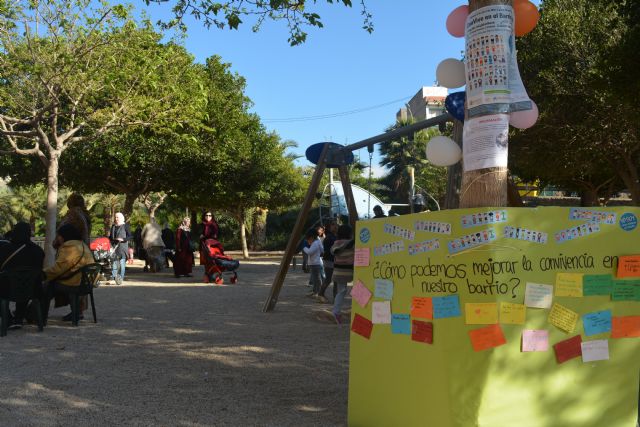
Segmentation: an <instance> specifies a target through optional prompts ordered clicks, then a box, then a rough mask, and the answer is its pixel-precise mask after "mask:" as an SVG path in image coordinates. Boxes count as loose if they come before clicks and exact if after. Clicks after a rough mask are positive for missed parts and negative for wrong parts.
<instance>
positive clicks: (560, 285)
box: [555, 273, 583, 297]
mask: <svg viewBox="0 0 640 427" xmlns="http://www.w3.org/2000/svg"><path fill="white" fill-rule="evenodd" d="M582 276H583V274H582V273H558V274H557V275H556V292H555V295H556V296H557V297H582Z"/></svg>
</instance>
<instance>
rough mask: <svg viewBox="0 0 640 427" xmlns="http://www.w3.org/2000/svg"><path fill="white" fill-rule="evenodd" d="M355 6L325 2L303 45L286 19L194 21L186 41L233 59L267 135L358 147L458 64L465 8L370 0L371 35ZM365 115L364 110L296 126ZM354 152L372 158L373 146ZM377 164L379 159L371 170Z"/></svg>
mask: <svg viewBox="0 0 640 427" xmlns="http://www.w3.org/2000/svg"><path fill="white" fill-rule="evenodd" d="M353 3H354V6H353V8H347V7H344V6H342V5H337V4H333V5H331V4H326V3H325V2H324V1H322V0H319V1H318V3H317V8H318V13H319V14H320V15H321V17H322V21H323V24H324V28H322V29H315V28H314V29H310V30H309V36H308V40H307V42H306V43H304V44H303V45H301V46H296V47H291V46H289V44H288V43H287V38H288V32H287V28H286V25H285V24H284V23H283V22H279V23H275V22H265V24H264V25H263V27H262V29H261V30H260V31H259V32H258V33H253V32H252V31H251V26H252V23H251V22H250V21H247V22H246V23H245V24H244V25H241V26H240V29H239V30H237V31H235V30H234V31H230V30H227V29H225V30H220V29H217V28H211V29H206V28H204V27H203V26H202V24H201V23H199V22H197V21H188V22H187V23H188V27H189V29H188V34H187V39H186V40H185V45H186V47H187V49H188V50H189V51H190V52H191V53H192V54H193V55H195V57H196V60H197V61H199V62H203V61H204V60H205V58H207V57H209V56H211V55H220V56H221V57H222V59H223V61H224V62H228V63H231V64H232V67H231V68H232V70H233V71H234V72H237V73H238V74H240V75H242V76H244V77H245V78H246V80H247V89H246V94H247V95H248V96H249V97H250V98H251V99H252V100H253V102H254V107H253V111H254V112H256V113H257V114H258V115H259V116H260V117H261V118H262V120H263V123H264V124H265V126H266V127H267V128H268V129H269V130H273V131H276V132H277V133H278V134H279V135H280V136H281V137H282V139H284V140H293V141H296V142H297V143H298V145H299V147H298V148H297V149H296V150H294V151H296V152H297V153H299V154H303V153H304V150H305V149H306V148H307V147H308V146H309V145H312V144H315V143H317V142H321V141H333V142H336V143H339V144H352V143H354V142H358V141H360V140H362V139H366V138H369V137H372V136H375V135H378V134H380V133H382V132H384V129H385V128H386V127H388V126H390V125H392V124H393V123H394V121H395V114H396V112H397V111H398V109H400V108H401V107H402V106H403V105H404V102H406V101H408V100H409V99H410V98H411V97H412V96H413V95H414V94H415V93H416V92H417V91H418V90H419V89H420V88H421V87H422V86H430V85H433V83H434V81H435V70H436V67H437V65H438V63H439V62H440V61H441V60H443V59H445V58H449V57H453V58H460V56H461V51H462V50H463V49H464V39H462V38H454V37H452V36H450V35H449V34H448V33H447V31H446V28H445V21H446V19H447V15H448V14H449V12H450V11H451V10H453V9H454V8H455V7H457V6H459V5H461V4H466V2H464V1H459V0H440V1H435V0H402V1H390V0H367V2H366V3H367V7H368V9H369V11H370V12H371V13H372V14H373V22H374V26H375V31H374V32H373V33H372V34H369V33H367V32H366V31H364V30H363V29H362V28H361V26H362V17H361V16H360V7H359V2H358V1H354V2H353ZM535 3H538V2H537V1H536V2H535ZM145 10H146V12H147V13H148V14H149V15H150V16H151V18H152V19H154V20H156V19H158V18H160V17H162V16H167V13H168V12H167V11H168V10H169V7H168V6H167V5H166V4H165V5H161V6H157V5H156V6H150V7H147V8H145ZM382 104H386V105H384V106H381V105H382ZM376 106H379V107H377V108H370V107H376ZM369 108H370V109H369ZM361 109H366V111H363V112H360V113H357V114H345V115H342V116H339V117H333V118H329V119H322V120H295V119H298V118H301V117H310V116H318V115H328V114H334V113H342V112H348V111H352V110H361ZM282 119H294V120H282ZM356 154H360V156H361V157H362V158H365V157H367V152H366V149H363V150H360V153H356ZM378 160H379V157H378V156H377V154H376V155H375V157H374V164H375V163H377V161H378ZM304 162H306V160H303V163H304ZM379 173H380V168H374V174H375V175H378V174H379Z"/></svg>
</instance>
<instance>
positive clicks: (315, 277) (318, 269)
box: [302, 229, 323, 297]
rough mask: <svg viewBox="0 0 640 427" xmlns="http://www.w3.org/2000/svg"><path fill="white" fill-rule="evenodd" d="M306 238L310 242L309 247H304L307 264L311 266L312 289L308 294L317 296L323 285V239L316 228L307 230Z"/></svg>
mask: <svg viewBox="0 0 640 427" xmlns="http://www.w3.org/2000/svg"><path fill="white" fill-rule="evenodd" d="M305 240H306V241H307V243H308V244H309V247H307V248H303V249H302V250H303V251H304V253H306V254H307V257H308V260H307V265H308V266H309V272H310V274H311V278H310V279H311V286H312V287H313V289H312V291H311V292H310V293H309V295H308V296H310V297H315V296H317V295H318V292H320V287H321V286H322V258H321V257H322V252H323V248H322V241H321V240H320V239H319V238H318V233H317V232H316V230H314V229H311V230H309V231H307V234H306V235H305Z"/></svg>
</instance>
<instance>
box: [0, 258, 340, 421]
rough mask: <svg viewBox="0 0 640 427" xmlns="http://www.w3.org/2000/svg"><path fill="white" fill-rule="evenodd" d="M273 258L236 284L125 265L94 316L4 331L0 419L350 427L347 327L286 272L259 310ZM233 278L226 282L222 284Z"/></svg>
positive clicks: (251, 263)
mask: <svg viewBox="0 0 640 427" xmlns="http://www.w3.org/2000/svg"><path fill="white" fill-rule="evenodd" d="M279 261H280V258H278V257H261V258H254V259H251V260H247V261H243V260H241V267H240V270H239V271H238V274H239V278H240V280H239V283H238V284H236V285H227V284H225V285H222V286H212V285H205V284H202V283H198V282H199V279H200V278H201V275H202V267H200V266H198V267H195V269H194V277H193V278H181V279H176V278H174V277H173V275H172V274H171V271H170V270H166V272H165V273H157V274H152V273H143V272H142V268H141V266H140V264H139V263H138V264H136V265H134V266H133V267H130V268H129V269H128V273H127V274H128V278H127V279H128V280H127V281H125V283H124V284H123V285H121V286H114V285H111V286H105V285H103V286H100V287H99V288H97V289H96V290H95V292H94V293H95V298H96V308H97V314H98V323H97V324H94V323H93V322H92V321H90V320H89V318H90V311H88V312H87V313H86V314H88V315H87V316H86V320H84V321H81V322H80V326H79V327H78V328H73V327H71V325H70V323H68V322H63V321H62V320H61V317H62V316H63V315H65V314H67V312H68V311H69V310H68V308H66V307H63V308H59V309H55V310H53V309H52V310H51V312H50V314H49V316H50V317H49V325H48V326H47V327H45V330H44V332H43V333H38V332H37V329H36V327H35V326H34V325H28V326H25V327H24V328H23V329H21V330H10V331H9V334H8V335H7V336H6V337H4V338H0V366H1V369H2V375H0V426H3V427H5V426H150V425H153V426H223V425H224V426H227V425H228V426H253V425H259V426H316V425H317V426H339V425H346V417H347V377H348V359H349V356H348V342H349V341H348V340H349V331H348V327H347V326H346V325H341V326H338V325H335V324H332V323H330V322H329V321H326V320H323V319H324V317H323V316H321V315H319V314H318V313H319V311H320V310H322V309H325V308H329V307H330V306H327V305H321V304H318V303H316V302H314V301H312V300H311V299H308V298H306V297H305V294H306V293H307V291H308V288H307V287H306V286H305V284H306V282H307V280H308V276H307V275H305V274H303V273H301V271H300V268H299V267H298V269H297V270H291V269H290V270H289V274H288V276H287V279H286V281H285V285H284V287H283V289H282V292H281V293H280V301H279V303H278V305H277V306H276V310H275V311H274V312H272V313H267V314H265V313H262V306H263V304H264V301H265V299H266V298H267V296H268V294H269V288H270V286H271V281H272V280H273V278H274V276H275V274H276V271H277V268H278V263H279ZM227 282H228V281H227Z"/></svg>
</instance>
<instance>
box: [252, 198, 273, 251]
mask: <svg viewBox="0 0 640 427" xmlns="http://www.w3.org/2000/svg"><path fill="white" fill-rule="evenodd" d="M268 212H269V209H266V208H260V207H258V208H255V210H254V212H253V225H252V227H251V230H252V231H251V249H252V250H254V251H259V250H260V249H262V248H263V247H264V245H265V243H266V242H267V213H268Z"/></svg>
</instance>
